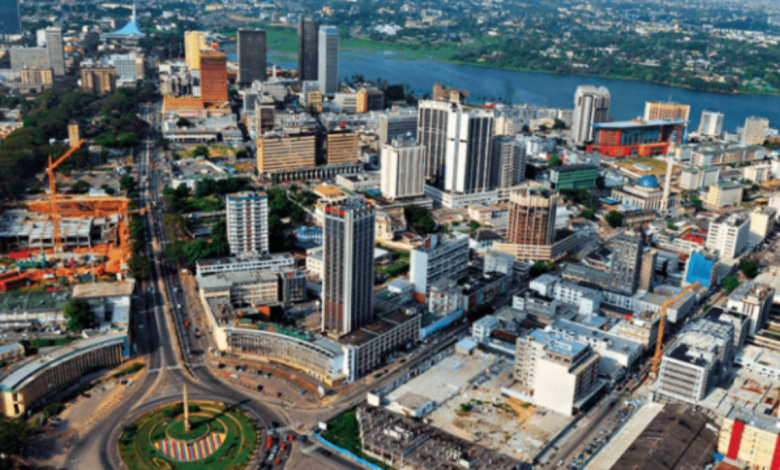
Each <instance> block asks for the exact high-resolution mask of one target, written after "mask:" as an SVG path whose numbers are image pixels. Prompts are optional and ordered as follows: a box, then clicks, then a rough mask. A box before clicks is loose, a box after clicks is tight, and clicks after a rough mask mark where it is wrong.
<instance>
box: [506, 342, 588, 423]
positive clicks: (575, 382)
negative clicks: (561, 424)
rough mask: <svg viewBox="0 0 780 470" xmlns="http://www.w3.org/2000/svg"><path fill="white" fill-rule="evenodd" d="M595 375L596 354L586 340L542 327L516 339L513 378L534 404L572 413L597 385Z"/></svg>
mask: <svg viewBox="0 0 780 470" xmlns="http://www.w3.org/2000/svg"><path fill="white" fill-rule="evenodd" d="M598 374H599V355H598V354H596V353H595V352H594V351H593V348H591V347H590V346H589V345H587V344H586V343H582V342H580V341H576V340H574V339H571V338H570V337H568V335H563V334H558V333H556V332H552V331H542V330H534V331H532V332H530V333H528V335H526V336H520V337H518V338H517V342H516V344H515V374H514V375H515V379H516V380H518V381H519V382H520V383H521V385H522V388H523V391H524V392H525V395H526V396H527V397H528V398H529V399H530V400H532V402H533V403H534V404H535V405H536V406H541V407H544V408H547V409H550V410H553V411H556V412H558V413H561V414H563V415H564V416H571V415H573V414H574V413H575V412H576V411H577V410H578V409H580V408H582V407H583V406H584V405H585V404H586V402H587V400H588V399H589V398H590V397H591V396H593V395H594V394H595V393H596V392H597V391H598V389H599V388H600V387H599V384H600V382H599V381H598Z"/></svg>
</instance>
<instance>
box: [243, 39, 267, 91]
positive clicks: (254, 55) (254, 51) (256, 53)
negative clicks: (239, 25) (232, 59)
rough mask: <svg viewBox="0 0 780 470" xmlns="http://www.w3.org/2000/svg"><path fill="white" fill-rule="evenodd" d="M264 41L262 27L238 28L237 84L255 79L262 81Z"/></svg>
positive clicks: (247, 83)
mask: <svg viewBox="0 0 780 470" xmlns="http://www.w3.org/2000/svg"><path fill="white" fill-rule="evenodd" d="M265 57H266V42H265V31H264V30H262V29H253V30H250V29H239V30H238V84H239V85H251V84H252V82H254V81H255V80H260V81H261V82H264V81H265V80H266V72H265Z"/></svg>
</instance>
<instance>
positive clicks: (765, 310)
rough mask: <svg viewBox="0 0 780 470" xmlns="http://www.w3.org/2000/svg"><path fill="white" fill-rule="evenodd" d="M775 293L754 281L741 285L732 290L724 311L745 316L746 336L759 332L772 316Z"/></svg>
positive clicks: (752, 335)
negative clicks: (746, 322)
mask: <svg viewBox="0 0 780 470" xmlns="http://www.w3.org/2000/svg"><path fill="white" fill-rule="evenodd" d="M774 297H775V291H774V290H773V289H770V288H768V287H766V286H763V285H761V284H757V283H756V282H754V281H746V282H743V283H741V284H740V285H739V286H737V288H736V289H734V290H733V291H732V292H731V293H730V294H729V298H728V302H727V303H726V309H727V310H728V311H729V312H730V313H733V312H736V313H740V314H743V315H745V316H747V318H748V325H747V336H750V337H754V336H756V334H757V333H758V332H760V331H761V330H762V329H763V328H764V326H765V325H766V322H767V321H768V320H769V318H770V315H771V314H772V301H773V299H774Z"/></svg>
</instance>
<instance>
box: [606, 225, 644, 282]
mask: <svg viewBox="0 0 780 470" xmlns="http://www.w3.org/2000/svg"><path fill="white" fill-rule="evenodd" d="M612 241H613V242H614V245H613V247H612V267H611V269H610V274H611V275H612V279H611V281H610V283H611V287H613V288H614V289H616V290H618V291H620V292H623V293H625V294H627V295H632V294H633V293H634V291H635V290H636V287H637V285H638V284H639V274H640V259H641V257H642V239H641V238H639V237H632V236H629V235H626V234H624V233H621V234H619V235H617V236H616V237H614V238H612Z"/></svg>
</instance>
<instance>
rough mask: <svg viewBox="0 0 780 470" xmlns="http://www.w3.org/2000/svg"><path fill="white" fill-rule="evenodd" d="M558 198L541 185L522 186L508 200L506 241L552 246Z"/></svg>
mask: <svg viewBox="0 0 780 470" xmlns="http://www.w3.org/2000/svg"><path fill="white" fill-rule="evenodd" d="M557 207H558V197H557V196H556V195H555V194H554V193H551V192H549V191H547V190H545V189H543V188H536V187H533V186H530V185H529V186H526V187H525V188H523V189H522V190H520V191H518V192H514V193H512V195H511V196H510V199H509V226H508V227H507V241H508V242H509V243H516V244H518V245H552V243H553V240H554V236H555V212H556V208H557Z"/></svg>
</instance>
